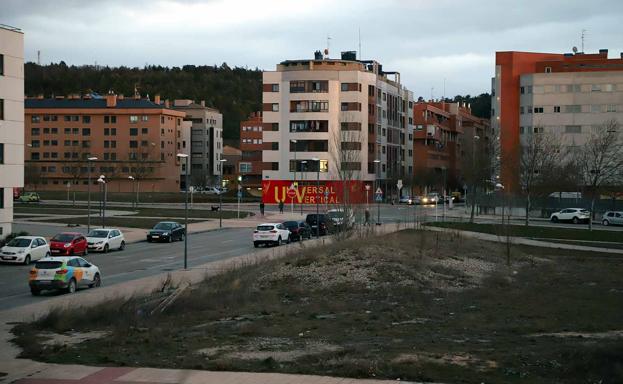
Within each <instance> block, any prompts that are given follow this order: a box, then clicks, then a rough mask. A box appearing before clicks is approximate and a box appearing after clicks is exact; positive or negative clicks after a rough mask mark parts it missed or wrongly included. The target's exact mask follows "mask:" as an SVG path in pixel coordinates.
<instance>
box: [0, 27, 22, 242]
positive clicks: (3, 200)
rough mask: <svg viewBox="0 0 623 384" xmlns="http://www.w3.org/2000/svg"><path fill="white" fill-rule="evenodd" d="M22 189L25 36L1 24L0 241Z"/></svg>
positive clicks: (9, 224) (7, 228)
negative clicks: (15, 192)
mask: <svg viewBox="0 0 623 384" xmlns="http://www.w3.org/2000/svg"><path fill="white" fill-rule="evenodd" d="M23 186H24V34H23V33H22V31H21V30H19V29H18V28H13V27H9V26H6V25H2V24H0V238H4V237H5V236H6V235H8V234H9V233H11V230H12V225H11V224H12V221H13V188H17V187H23Z"/></svg>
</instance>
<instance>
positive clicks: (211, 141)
mask: <svg viewBox="0 0 623 384" xmlns="http://www.w3.org/2000/svg"><path fill="white" fill-rule="evenodd" d="M172 109H175V110H177V111H183V112H186V118H185V120H187V121H190V122H191V123H192V128H191V131H190V135H191V137H190V175H191V176H190V177H191V185H194V186H208V185H216V184H217V180H218V178H219V177H220V176H221V175H222V172H223V168H222V164H221V162H220V161H219V160H220V159H222V158H223V115H222V114H221V113H220V112H219V111H218V110H216V109H213V108H210V107H206V105H205V101H203V100H202V101H201V102H200V103H199V104H197V103H195V102H194V101H193V100H175V101H174V102H173V105H172Z"/></svg>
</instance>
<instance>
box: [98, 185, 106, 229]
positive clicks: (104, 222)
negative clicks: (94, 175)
mask: <svg viewBox="0 0 623 384" xmlns="http://www.w3.org/2000/svg"><path fill="white" fill-rule="evenodd" d="M97 182H98V183H100V185H101V186H102V190H103V194H102V195H103V196H102V228H106V176H104V175H100V177H99V179H97Z"/></svg>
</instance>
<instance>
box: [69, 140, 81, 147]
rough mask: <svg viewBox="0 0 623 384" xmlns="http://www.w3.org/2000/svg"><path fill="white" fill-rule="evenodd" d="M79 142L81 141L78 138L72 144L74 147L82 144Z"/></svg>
mask: <svg viewBox="0 0 623 384" xmlns="http://www.w3.org/2000/svg"><path fill="white" fill-rule="evenodd" d="M79 143H80V142H79V141H78V140H73V141H72V142H71V146H72V147H77V146H78V145H80V144H79Z"/></svg>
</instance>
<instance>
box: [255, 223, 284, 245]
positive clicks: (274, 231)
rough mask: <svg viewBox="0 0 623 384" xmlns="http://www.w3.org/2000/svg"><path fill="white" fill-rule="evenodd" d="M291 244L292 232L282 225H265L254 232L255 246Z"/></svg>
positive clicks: (259, 226)
mask: <svg viewBox="0 0 623 384" xmlns="http://www.w3.org/2000/svg"><path fill="white" fill-rule="evenodd" d="M284 242H286V243H289V242H290V231H289V230H288V228H286V227H285V225H283V224H281V223H264V224H260V225H258V226H257V227H256V228H255V230H254V231H253V246H254V247H255V248H257V247H259V246H260V245H262V244H264V245H271V244H272V245H281V244H283V243H284Z"/></svg>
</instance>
